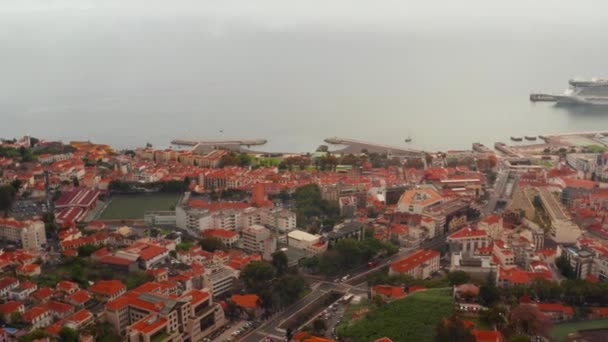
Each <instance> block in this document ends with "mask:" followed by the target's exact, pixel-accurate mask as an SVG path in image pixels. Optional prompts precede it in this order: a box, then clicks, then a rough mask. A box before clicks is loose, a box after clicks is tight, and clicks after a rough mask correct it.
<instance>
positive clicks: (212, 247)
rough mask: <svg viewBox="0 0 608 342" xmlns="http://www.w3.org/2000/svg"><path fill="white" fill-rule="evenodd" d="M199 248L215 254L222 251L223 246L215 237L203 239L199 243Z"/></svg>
mask: <svg viewBox="0 0 608 342" xmlns="http://www.w3.org/2000/svg"><path fill="white" fill-rule="evenodd" d="M199 244H200V245H201V248H202V249H204V250H206V251H207V252H215V251H217V250H218V249H222V248H223V247H224V245H223V244H222V241H221V240H220V239H218V238H216V237H205V238H202V239H201V240H200V241H199Z"/></svg>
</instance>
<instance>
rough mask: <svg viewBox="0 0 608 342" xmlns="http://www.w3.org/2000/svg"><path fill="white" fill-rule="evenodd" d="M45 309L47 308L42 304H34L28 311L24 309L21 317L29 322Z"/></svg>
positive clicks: (45, 310)
mask: <svg viewBox="0 0 608 342" xmlns="http://www.w3.org/2000/svg"><path fill="white" fill-rule="evenodd" d="M47 311H48V310H47V309H46V308H44V307H42V306H34V307H33V308H31V309H29V310H28V311H26V312H25V313H23V315H22V316H21V317H22V318H23V320H24V321H26V322H31V321H33V320H34V319H35V318H36V317H38V316H40V315H42V314H44V313H45V312H47Z"/></svg>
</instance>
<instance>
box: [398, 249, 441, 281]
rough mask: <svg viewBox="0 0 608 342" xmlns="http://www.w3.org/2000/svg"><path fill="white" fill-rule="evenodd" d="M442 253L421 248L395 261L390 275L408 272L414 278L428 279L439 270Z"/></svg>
mask: <svg viewBox="0 0 608 342" xmlns="http://www.w3.org/2000/svg"><path fill="white" fill-rule="evenodd" d="M439 256H440V253H439V252H437V251H434V250H429V249H420V250H417V251H416V252H414V253H413V254H411V255H409V256H407V257H405V258H402V259H399V260H397V261H395V262H393V263H392V264H391V265H390V267H389V275H396V274H407V275H410V276H412V277H414V278H419V279H426V278H429V277H430V276H431V274H433V273H434V272H437V271H439Z"/></svg>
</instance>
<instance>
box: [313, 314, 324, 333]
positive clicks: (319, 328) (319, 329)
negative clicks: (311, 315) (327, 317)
mask: <svg viewBox="0 0 608 342" xmlns="http://www.w3.org/2000/svg"><path fill="white" fill-rule="evenodd" d="M326 329H327V325H326V324H325V321H324V320H322V319H320V318H317V319H315V320H314V321H313V322H312V330H313V331H314V332H315V333H317V334H320V335H321V334H323V333H325V330H326Z"/></svg>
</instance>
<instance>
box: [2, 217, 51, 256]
mask: <svg viewBox="0 0 608 342" xmlns="http://www.w3.org/2000/svg"><path fill="white" fill-rule="evenodd" d="M0 238H2V239H4V240H6V241H10V242H13V243H17V244H20V245H21V246H22V247H23V248H24V249H26V250H28V251H39V250H40V249H41V248H42V247H43V246H44V245H46V230H45V227H44V222H42V221H31V220H28V221H19V220H15V219H12V218H0Z"/></svg>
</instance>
